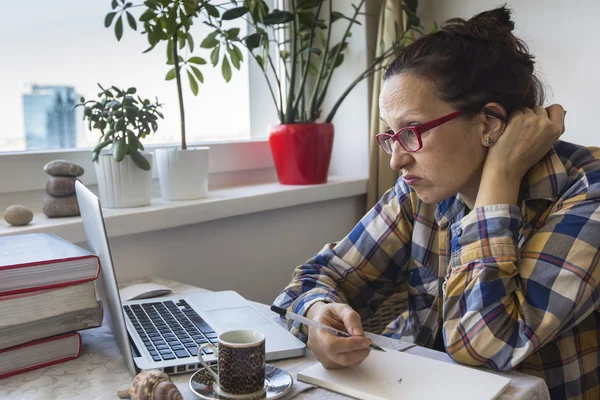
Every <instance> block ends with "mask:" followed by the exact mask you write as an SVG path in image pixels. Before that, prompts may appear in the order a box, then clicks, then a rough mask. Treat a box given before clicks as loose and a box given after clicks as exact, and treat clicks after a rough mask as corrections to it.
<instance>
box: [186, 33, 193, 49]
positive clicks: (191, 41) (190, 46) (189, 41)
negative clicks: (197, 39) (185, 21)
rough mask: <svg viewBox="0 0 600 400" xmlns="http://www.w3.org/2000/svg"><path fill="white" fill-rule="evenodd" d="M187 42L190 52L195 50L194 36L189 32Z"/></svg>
mask: <svg viewBox="0 0 600 400" xmlns="http://www.w3.org/2000/svg"><path fill="white" fill-rule="evenodd" d="M187 42H188V46H189V48H190V52H192V51H194V38H192V35H190V34H189V33H188V34H187Z"/></svg>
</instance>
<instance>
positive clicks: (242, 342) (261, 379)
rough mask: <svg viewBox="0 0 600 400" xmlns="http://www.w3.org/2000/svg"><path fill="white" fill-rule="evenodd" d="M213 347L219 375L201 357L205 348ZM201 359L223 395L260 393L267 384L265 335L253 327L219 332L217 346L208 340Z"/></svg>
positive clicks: (199, 352) (200, 351)
mask: <svg viewBox="0 0 600 400" xmlns="http://www.w3.org/2000/svg"><path fill="white" fill-rule="evenodd" d="M205 347H210V348H211V349H212V350H213V352H214V353H215V356H216V357H217V363H218V366H219V372H218V374H217V373H215V372H214V371H213V370H212V368H210V367H209V366H208V364H207V363H206V362H205V361H204V360H203V359H202V349H203V348H205ZM198 358H199V359H200V362H201V363H202V365H204V367H205V368H206V370H207V371H208V372H210V373H211V374H212V376H213V377H214V378H215V381H216V382H217V384H218V387H219V390H220V391H221V392H223V393H224V394H233V395H246V394H251V393H252V394H253V393H260V392H261V391H263V390H264V387H265V335H264V334H263V333H261V332H257V331H253V330H235V331H227V332H223V333H221V334H220V335H219V339H218V347H215V346H213V345H212V344H211V343H205V344H203V345H202V346H200V347H199V348H198Z"/></svg>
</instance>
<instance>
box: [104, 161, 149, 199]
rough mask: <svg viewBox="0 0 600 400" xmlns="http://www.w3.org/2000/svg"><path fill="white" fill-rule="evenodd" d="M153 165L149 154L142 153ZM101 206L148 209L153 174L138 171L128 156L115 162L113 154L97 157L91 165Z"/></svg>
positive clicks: (141, 170)
mask: <svg viewBox="0 0 600 400" xmlns="http://www.w3.org/2000/svg"><path fill="white" fill-rule="evenodd" d="M142 154H143V156H144V157H145V158H146V160H148V162H149V163H150V165H152V158H153V154H152V153H145V152H144V153H142ZM94 168H95V169H96V177H97V178H98V190H99V195H100V204H102V207H106V208H125V207H140V206H147V205H148V204H150V201H151V200H152V170H150V171H144V170H143V169H140V168H139V167H138V166H137V165H135V163H134V162H133V160H132V159H131V157H130V156H129V155H127V156H125V158H124V159H123V160H122V161H120V162H117V161H116V160H115V159H114V157H113V156H112V154H109V153H106V154H100V156H99V157H98V162H95V163H94Z"/></svg>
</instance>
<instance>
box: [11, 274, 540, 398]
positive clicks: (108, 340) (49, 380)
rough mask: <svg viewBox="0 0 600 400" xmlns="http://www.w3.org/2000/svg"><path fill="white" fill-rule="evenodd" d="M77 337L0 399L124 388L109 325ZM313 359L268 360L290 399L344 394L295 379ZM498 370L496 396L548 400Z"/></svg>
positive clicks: (526, 379)
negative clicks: (61, 355) (283, 378)
mask: <svg viewBox="0 0 600 400" xmlns="http://www.w3.org/2000/svg"><path fill="white" fill-rule="evenodd" d="M147 281H150V280H147ZM151 281H153V282H158V283H162V284H165V285H167V286H169V287H171V288H172V289H174V290H175V291H176V292H178V293H182V294H185V293H186V292H187V291H189V290H194V289H197V288H194V287H192V286H188V285H185V284H181V283H177V282H173V281H167V280H163V279H159V278H154V279H152V280H151ZM255 306H256V307H257V308H258V309H259V310H260V311H261V312H262V313H264V314H265V315H267V316H268V317H269V318H274V319H276V318H278V317H277V316H276V314H275V313H272V312H271V311H270V310H269V308H268V306H265V305H262V304H257V303H255ZM81 336H82V339H83V349H82V352H81V355H80V356H79V357H78V358H77V359H75V360H71V361H68V362H66V363H62V364H58V365H55V366H51V367H47V368H42V369H38V370H35V371H30V372H27V373H24V374H20V375H16V376H12V377H9V378H6V379H2V380H0V399H11V400H25V399H39V400H49V399H65V400H66V399H69V400H71V399H89V400H93V399H94V400H96V399H98V400H100V399H118V397H117V394H116V393H117V391H118V390H121V389H126V388H127V387H129V385H130V383H131V381H132V379H133V377H132V376H130V374H129V372H128V371H127V369H126V368H125V364H124V363H123V357H122V356H121V353H120V352H119V349H118V347H117V345H116V343H115V341H114V338H113V337H112V334H111V332H110V329H109V328H108V326H106V325H104V326H102V327H100V328H96V329H89V330H86V331H82V332H81ZM375 341H376V342H378V343H379V344H383V345H387V347H390V346H389V345H390V344H392V343H393V342H392V341H391V339H389V338H383V337H380V336H379V337H376V338H375ZM394 342H396V341H394ZM406 351H407V352H409V353H411V354H416V355H419V356H423V357H428V358H435V359H438V360H442V361H445V362H454V361H452V360H451V359H450V357H448V355H447V354H445V353H441V352H437V351H434V350H430V349H426V348H422V347H413V348H410V349H408V350H406ZM315 362H316V359H315V358H314V356H313V355H312V353H311V352H310V351H309V352H308V353H307V355H306V356H304V357H301V358H296V359H289V360H283V361H277V362H274V363H273V364H274V365H277V366H278V367H280V368H283V369H285V370H287V371H288V372H289V373H290V374H291V375H292V376H293V377H294V387H293V389H292V391H291V393H289V394H288V395H287V396H286V398H287V399H291V398H294V400H296V399H297V400H302V399H327V400H329V399H330V400H340V399H347V397H345V396H341V395H338V394H336V393H332V392H329V391H327V390H324V389H320V388H315V387H313V386H310V385H307V384H304V383H301V382H297V381H296V379H295V378H296V373H297V372H298V371H300V370H302V369H304V368H306V367H308V366H310V365H312V364H313V363H315ZM190 375H191V373H187V374H181V375H175V376H173V377H172V379H173V381H174V382H175V384H176V385H177V387H178V388H179V390H180V391H181V393H182V395H183V398H184V399H194V398H196V396H195V395H194V394H193V393H192V392H191V391H190V389H189V388H188V380H189V377H190ZM499 375H502V376H506V377H509V378H510V379H511V380H512V381H511V387H510V388H509V390H507V391H506V392H505V393H504V395H503V396H502V397H501V399H502V400H517V399H518V400H521V399H523V400H548V399H550V396H549V394H548V389H547V387H546V384H545V383H544V381H543V380H542V379H540V378H536V377H533V376H529V375H525V374H521V373H518V372H514V371H511V372H506V373H501V374H499Z"/></svg>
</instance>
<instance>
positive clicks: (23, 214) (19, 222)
mask: <svg viewBox="0 0 600 400" xmlns="http://www.w3.org/2000/svg"><path fill="white" fill-rule="evenodd" d="M4 220H5V221H6V222H8V223H9V224H11V225H14V226H23V225H27V224H28V223H30V222H31V221H32V220H33V212H32V211H31V210H30V209H29V208H27V207H25V206H22V205H19V204H15V205H12V206H10V207H8V208H7V209H6V211H4Z"/></svg>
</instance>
